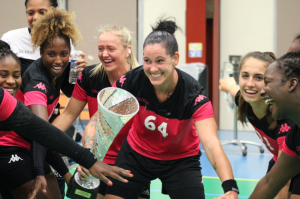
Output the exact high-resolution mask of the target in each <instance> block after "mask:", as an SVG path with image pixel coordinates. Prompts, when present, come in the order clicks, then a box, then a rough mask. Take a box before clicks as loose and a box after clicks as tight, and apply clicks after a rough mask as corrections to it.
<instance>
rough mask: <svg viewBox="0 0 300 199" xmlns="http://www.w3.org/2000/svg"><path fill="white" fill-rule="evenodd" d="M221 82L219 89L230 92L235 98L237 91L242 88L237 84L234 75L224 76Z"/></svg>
mask: <svg viewBox="0 0 300 199" xmlns="http://www.w3.org/2000/svg"><path fill="white" fill-rule="evenodd" d="M219 83H220V85H219V90H220V91H224V92H229V93H230V95H231V96H232V97H233V98H235V95H236V93H237V92H238V91H239V90H240V86H239V85H237V84H236V81H235V79H234V78H233V77H224V78H223V79H220V80H219Z"/></svg>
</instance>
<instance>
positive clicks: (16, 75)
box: [0, 56, 22, 96]
mask: <svg viewBox="0 0 300 199" xmlns="http://www.w3.org/2000/svg"><path fill="white" fill-rule="evenodd" d="M21 84H22V78H21V66H20V65H19V63H18V62H17V61H16V60H15V59H14V58H13V57H11V56H8V57H5V58H4V59H2V60H1V61H0V86H1V87H3V88H4V89H5V90H7V91H8V92H9V93H10V94H11V95H12V96H15V95H16V94H17V92H18V91H19V89H20V86H21Z"/></svg>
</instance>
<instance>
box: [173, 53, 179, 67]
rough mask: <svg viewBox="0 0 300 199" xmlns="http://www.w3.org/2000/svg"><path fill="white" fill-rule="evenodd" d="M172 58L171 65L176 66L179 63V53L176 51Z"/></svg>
mask: <svg viewBox="0 0 300 199" xmlns="http://www.w3.org/2000/svg"><path fill="white" fill-rule="evenodd" d="M172 60H174V61H172V63H173V66H177V64H178V63H179V53H178V52H176V53H175V54H174V55H173V57H172Z"/></svg>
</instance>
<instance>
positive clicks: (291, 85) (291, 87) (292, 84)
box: [289, 77, 299, 92]
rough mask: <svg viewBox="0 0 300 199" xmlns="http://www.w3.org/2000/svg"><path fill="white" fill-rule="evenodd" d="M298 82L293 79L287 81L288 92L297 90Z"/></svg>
mask: <svg viewBox="0 0 300 199" xmlns="http://www.w3.org/2000/svg"><path fill="white" fill-rule="evenodd" d="M298 81H299V80H298V79H297V78H295V77H294V78H292V79H290V80H289V92H292V91H294V90H295V89H296V88H297V85H298Z"/></svg>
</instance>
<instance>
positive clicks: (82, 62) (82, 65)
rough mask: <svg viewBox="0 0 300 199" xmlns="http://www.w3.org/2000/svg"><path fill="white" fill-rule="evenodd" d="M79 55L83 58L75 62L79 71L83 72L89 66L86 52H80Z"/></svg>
mask: <svg viewBox="0 0 300 199" xmlns="http://www.w3.org/2000/svg"><path fill="white" fill-rule="evenodd" d="M78 55H79V56H81V57H82V59H80V60H77V61H76V62H75V64H76V65H77V66H76V67H75V68H76V69H78V70H77V72H81V71H83V69H84V68H85V67H86V66H87V62H86V60H85V54H84V53H79V54H78Z"/></svg>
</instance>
